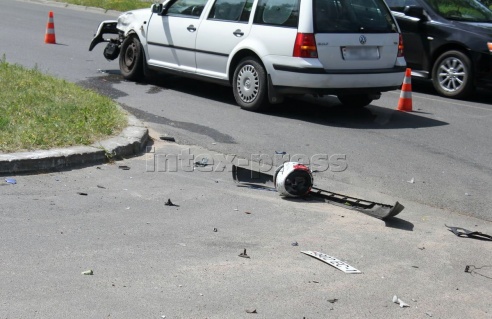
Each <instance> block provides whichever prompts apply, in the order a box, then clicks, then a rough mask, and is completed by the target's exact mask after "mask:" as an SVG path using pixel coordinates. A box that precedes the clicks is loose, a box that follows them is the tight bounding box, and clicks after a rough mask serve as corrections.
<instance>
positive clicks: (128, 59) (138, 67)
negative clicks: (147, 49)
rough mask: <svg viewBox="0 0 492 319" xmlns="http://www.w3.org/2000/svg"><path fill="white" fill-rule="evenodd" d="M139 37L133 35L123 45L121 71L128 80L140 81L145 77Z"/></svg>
mask: <svg viewBox="0 0 492 319" xmlns="http://www.w3.org/2000/svg"><path fill="white" fill-rule="evenodd" d="M142 51H143V50H142V45H141V44H140V40H139V39H138V37H136V36H134V35H131V36H129V37H127V38H126V39H125V40H124V41H123V44H122V45H121V53H120V71H121V74H122V75H123V77H124V78H125V79H127V80H133V81H135V80H139V79H141V78H142V76H143V52H142Z"/></svg>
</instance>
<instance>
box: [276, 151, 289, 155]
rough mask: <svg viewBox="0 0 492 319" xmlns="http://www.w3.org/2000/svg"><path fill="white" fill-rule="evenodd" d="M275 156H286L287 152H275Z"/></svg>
mask: <svg viewBox="0 0 492 319" xmlns="http://www.w3.org/2000/svg"><path fill="white" fill-rule="evenodd" d="M275 154H278V155H286V154H287V152H284V151H275Z"/></svg>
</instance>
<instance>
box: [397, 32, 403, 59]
mask: <svg viewBox="0 0 492 319" xmlns="http://www.w3.org/2000/svg"><path fill="white" fill-rule="evenodd" d="M397 56H398V57H399V58H401V57H402V56H403V37H402V36H401V33H400V34H399V39H398V55H397Z"/></svg>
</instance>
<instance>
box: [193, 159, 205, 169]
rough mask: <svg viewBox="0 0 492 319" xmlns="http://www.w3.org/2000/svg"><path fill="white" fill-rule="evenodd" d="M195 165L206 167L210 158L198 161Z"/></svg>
mask: <svg viewBox="0 0 492 319" xmlns="http://www.w3.org/2000/svg"><path fill="white" fill-rule="evenodd" d="M194 164H195V167H205V166H207V165H208V158H206V157H204V158H202V159H201V160H200V161H196V162H195V163H194Z"/></svg>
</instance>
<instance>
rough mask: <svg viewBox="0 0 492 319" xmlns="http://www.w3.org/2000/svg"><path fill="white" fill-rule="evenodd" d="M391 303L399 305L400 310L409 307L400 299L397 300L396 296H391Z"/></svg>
mask: <svg viewBox="0 0 492 319" xmlns="http://www.w3.org/2000/svg"><path fill="white" fill-rule="evenodd" d="M393 302H394V303H396V304H399V305H400V308H404V307H410V305H408V304H407V303H405V302H404V301H403V300H401V299H400V298H398V297H397V296H396V295H394V296H393Z"/></svg>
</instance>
